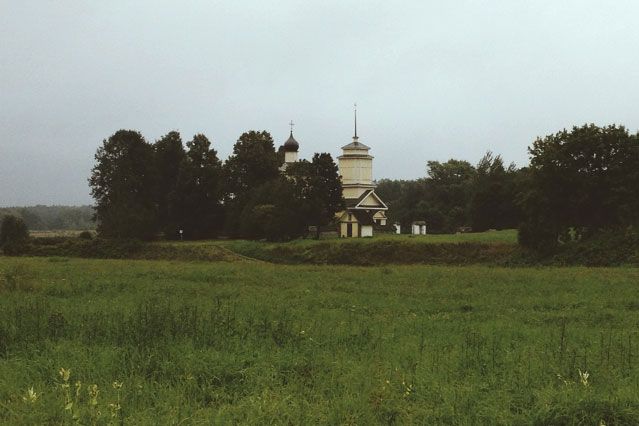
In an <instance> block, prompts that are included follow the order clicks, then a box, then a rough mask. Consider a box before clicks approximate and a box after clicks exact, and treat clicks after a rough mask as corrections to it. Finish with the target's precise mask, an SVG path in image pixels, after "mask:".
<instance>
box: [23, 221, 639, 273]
mask: <svg viewBox="0 0 639 426" xmlns="http://www.w3.org/2000/svg"><path fill="white" fill-rule="evenodd" d="M516 237H517V234H516V231H515V230H506V231H492V232H484V233H474V234H473V233H469V234H455V235H425V236H408V235H378V236H376V237H374V238H356V239H338V238H327V239H321V240H314V239H300V240H294V241H291V242H287V243H268V242H264V241H248V240H210V241H183V242H182V241H157V242H152V243H143V242H139V241H127V240H123V241H117V240H101V239H88V240H86V239H81V238H77V237H76V238H68V237H50V238H32V239H31V240H30V242H29V243H28V244H27V245H26V246H24V247H23V248H22V249H21V250H20V254H21V255H23V256H45V257H51V256H58V257H82V258H98V259H147V260H183V261H198V260H209V261H220V260H222V261H236V260H246V259H247V258H248V259H254V260H262V261H266V262H272V263H279V264H315V265H325V264H329V265H357V266H375V265H402V264H405V265H406V264H428V265H478V264H482V265H492V266H541V265H544V266H569V265H584V266H618V265H634V266H636V265H639V240H637V238H634V237H633V238H627V237H625V236H623V235H606V234H604V235H602V236H600V237H599V238H593V239H590V240H588V241H584V242H576V243H569V244H564V245H561V246H559V247H558V248H556V249H554V250H552V251H550V252H547V253H543V254H540V253H536V252H533V251H530V250H526V249H524V248H522V247H520V246H518V245H517V243H516Z"/></svg>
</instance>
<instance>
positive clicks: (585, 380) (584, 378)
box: [579, 370, 590, 386]
mask: <svg viewBox="0 0 639 426" xmlns="http://www.w3.org/2000/svg"><path fill="white" fill-rule="evenodd" d="M588 377H590V373H588V372H587V371H583V372H582V371H581V370H579V380H580V381H581V384H582V385H584V386H588Z"/></svg>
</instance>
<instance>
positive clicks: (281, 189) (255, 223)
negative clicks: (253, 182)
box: [239, 177, 307, 241]
mask: <svg viewBox="0 0 639 426" xmlns="http://www.w3.org/2000/svg"><path fill="white" fill-rule="evenodd" d="M305 212H306V209H305V208H304V202H303V200H301V199H300V197H299V192H298V189H297V188H296V187H295V184H294V183H293V182H292V181H291V180H289V179H286V178H284V177H278V178H276V179H273V180H271V181H268V182H266V183H264V184H262V185H260V186H258V187H256V188H255V189H253V190H251V191H249V193H248V194H247V202H246V203H245V204H244V208H243V210H242V213H241V215H240V222H239V223H240V235H241V236H242V237H243V238H250V239H266V240H268V241H288V240H291V239H294V238H298V237H300V236H302V235H304V233H305V232H306V229H307V227H306V217H305Z"/></svg>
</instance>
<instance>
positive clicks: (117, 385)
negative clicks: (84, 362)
mask: <svg viewBox="0 0 639 426" xmlns="http://www.w3.org/2000/svg"><path fill="white" fill-rule="evenodd" d="M189 375H190V374H189ZM112 386H113V389H115V390H117V391H118V399H117V401H116V402H113V403H111V404H109V410H111V417H113V418H115V417H119V415H120V410H122V406H121V405H120V389H122V382H119V381H117V380H116V381H115V382H113V384H112Z"/></svg>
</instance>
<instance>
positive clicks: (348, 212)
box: [282, 112, 388, 238]
mask: <svg viewBox="0 0 639 426" xmlns="http://www.w3.org/2000/svg"><path fill="white" fill-rule="evenodd" d="M291 125H292V124H291ZM283 150H284V165H283V166H282V169H285V168H286V166H287V164H290V163H293V162H296V161H298V155H297V154H298V150H299V143H298V142H297V141H296V140H295V138H294V137H293V130H292V128H291V134H290V136H289V138H288V140H287V141H286V142H284V145H283ZM369 151H370V148H369V147H368V146H366V145H364V144H363V143H361V142H360V141H359V138H358V136H357V112H356V115H355V135H354V136H353V141H352V142H351V143H349V144H348V145H345V146H343V147H342V155H340V156H339V157H337V159H338V168H339V174H340V176H341V178H342V188H343V189H342V191H343V195H344V199H345V201H346V209H345V210H343V211H341V212H338V213H337V214H336V219H337V222H338V226H339V229H338V235H339V236H340V237H344V238H358V237H372V236H373V226H374V225H375V224H376V225H382V226H383V225H386V211H387V210H388V207H387V206H386V204H384V202H383V201H382V199H381V198H379V196H378V195H377V194H376V193H375V187H376V184H375V182H374V181H373V156H372V155H370V154H369Z"/></svg>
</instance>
